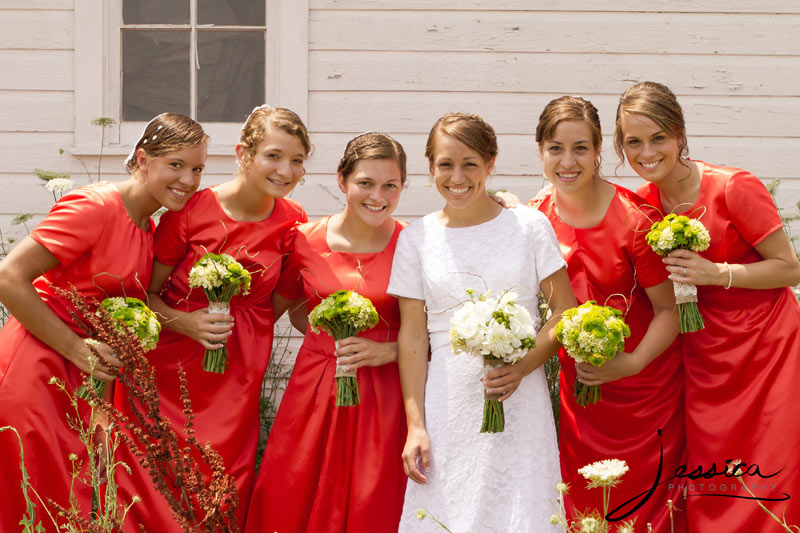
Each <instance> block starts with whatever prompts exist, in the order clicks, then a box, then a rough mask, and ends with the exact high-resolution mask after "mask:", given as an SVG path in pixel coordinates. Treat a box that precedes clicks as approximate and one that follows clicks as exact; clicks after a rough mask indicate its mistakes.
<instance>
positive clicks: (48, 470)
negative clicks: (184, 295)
mask: <svg viewBox="0 0 800 533" xmlns="http://www.w3.org/2000/svg"><path fill="white" fill-rule="evenodd" d="M206 140H207V136H206V134H205V133H204V132H203V129H202V127H201V126H200V125H199V124H198V123H196V122H195V121H193V120H191V119H189V118H187V117H184V116H183V115H177V114H172V113H165V114H162V115H159V116H157V117H156V118H154V119H153V120H152V121H150V123H149V124H148V125H147V127H146V128H145V130H144V133H143V134H142V137H141V139H139V142H138V143H137V144H136V148H135V149H134V151H133V153H132V154H131V156H130V157H129V158H128V161H127V163H126V168H127V170H128V172H129V173H130V174H131V177H130V178H129V179H128V180H127V181H124V182H120V183H108V182H100V183H95V184H93V185H89V186H87V187H82V188H80V189H76V190H74V191H72V192H71V193H69V194H67V195H65V196H64V197H63V198H62V199H61V200H59V201H58V203H56V205H55V206H53V208H52V210H51V211H50V213H49V214H48V215H47V217H45V219H44V220H43V221H42V222H41V224H39V225H38V226H37V227H36V229H34V230H33V231H32V232H31V233H30V235H29V236H28V237H26V238H25V239H23V240H22V241H21V242H20V243H19V244H18V245H17V246H16V247H15V248H14V250H12V251H11V253H9V254H8V257H6V258H5V260H4V261H3V262H2V263H0V300H2V302H3V304H4V305H5V306H6V308H7V309H8V310H9V312H10V313H11V315H12V317H11V318H10V319H9V320H8V322H7V323H6V325H5V327H4V328H3V330H2V332H0V426H6V425H11V426H14V427H15V428H16V429H17V431H19V434H20V435H21V437H22V443H23V446H24V450H25V463H26V468H27V470H28V474H29V475H30V479H29V482H30V484H31V486H32V487H33V489H34V490H35V491H36V492H37V493H38V494H39V496H40V497H41V498H42V499H43V500H44V501H47V499H48V498H51V499H53V500H54V501H55V502H57V503H58V504H60V505H62V506H64V507H69V492H70V482H71V476H70V472H71V470H72V466H71V462H70V461H69V459H68V455H69V454H72V453H74V454H76V455H77V456H78V457H79V458H81V459H83V458H85V456H86V453H85V448H84V446H83V444H82V443H81V442H80V440H79V438H78V434H77V432H76V431H75V430H74V429H71V428H70V427H69V425H68V424H67V419H66V416H67V415H68V414H71V415H74V410H73V408H72V407H71V405H70V404H69V402H68V400H67V397H66V395H65V394H64V393H63V392H61V391H60V390H58V389H57V388H56V387H55V386H53V385H49V384H48V381H49V380H50V378H51V377H52V376H55V377H56V378H58V379H60V380H63V381H64V382H65V383H66V386H67V389H68V390H71V391H74V390H75V389H77V388H78V387H79V386H80V384H81V382H82V380H83V379H84V377H85V373H87V372H89V370H90V364H89V357H90V355H91V354H90V352H89V350H88V348H87V347H86V345H85V343H84V342H83V338H82V336H83V332H82V330H81V329H80V328H79V327H78V325H77V324H76V323H75V321H74V319H73V318H72V317H71V315H70V311H69V310H70V309H71V305H70V304H69V303H68V302H67V301H66V300H65V299H64V298H62V297H60V296H58V295H57V294H56V293H55V290H54V286H55V287H61V288H68V287H69V286H70V285H73V286H75V287H76V288H77V289H78V291H79V292H80V293H81V294H82V295H83V296H84V297H86V298H87V299H91V298H96V299H97V300H98V301H101V300H103V299H104V298H106V297H113V296H133V297H137V298H140V299H146V287H147V285H148V283H149V281H150V270H151V268H152V260H153V229H154V224H153V221H152V220H151V219H150V215H152V214H153V213H154V212H155V211H156V210H157V209H159V208H160V207H162V206H164V207H166V208H167V209H170V210H178V209H181V208H182V207H183V206H184V205H185V204H186V202H187V200H189V198H190V197H191V195H192V194H193V193H194V191H195V190H196V189H197V187H198V185H199V184H200V176H201V174H202V172H203V168H204V166H205V160H206ZM51 285H52V286H51ZM98 349H99V350H100V352H101V354H102V355H103V356H104V358H105V359H106V360H107V364H108V366H109V367H111V368H104V367H102V366H100V365H98V366H96V367H95V368H94V375H95V376H96V377H98V378H100V379H102V380H103V381H111V380H113V379H114V374H115V372H116V368H118V367H119V366H120V362H119V360H117V359H116V358H115V357H114V356H113V355H112V354H111V352H110V349H109V348H108V346H106V345H105V344H101V345H100V346H99V347H98ZM79 406H80V408H81V409H82V410H84V411H85V412H84V414H85V415H86V416H87V417H88V409H85V408H86V407H87V406H86V404H85V403H84V402H79ZM0 480H2V481H0V531H3V532H12V531H19V530H20V528H21V526H20V525H19V521H20V519H21V518H22V515H23V513H24V512H25V501H24V499H23V495H22V489H21V487H20V483H21V474H20V465H19V446H18V442H17V439H16V438H15V437H14V435H13V433H11V432H5V433H2V434H0ZM87 489H88V488H87V487H85V486H84V485H82V484H81V483H76V484H75V491H76V496H77V497H78V501H79V503H80V505H81V508H82V509H83V512H84V516H87V517H88V516H89V511H90V510H91V505H90V494H89V491H88V490H87ZM29 494H30V495H31V497H32V498H33V500H34V502H36V503H37V508H36V516H37V520H42V524H43V525H45V527H47V529H48V530H50V529H51V526H52V524H50V525H48V523H47V522H48V519H47V514H46V513H45V511H44V509H43V508H42V506H41V504H39V501H38V499H37V498H36V497H34V496H33V493H32V492H31V491H29Z"/></svg>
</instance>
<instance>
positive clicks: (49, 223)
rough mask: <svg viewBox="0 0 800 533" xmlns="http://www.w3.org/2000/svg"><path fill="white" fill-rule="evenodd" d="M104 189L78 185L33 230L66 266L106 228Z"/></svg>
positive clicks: (33, 236) (32, 233)
mask: <svg viewBox="0 0 800 533" xmlns="http://www.w3.org/2000/svg"><path fill="white" fill-rule="evenodd" d="M103 202H104V197H103V195H102V193H100V192H98V191H95V190H94V189H93V188H82V189H77V190H75V191H73V192H71V193H69V194H67V195H65V196H64V197H63V198H61V200H59V201H58V202H57V203H56V205H54V206H53V208H52V209H51V210H50V213H49V214H48V215H47V217H46V218H45V219H44V220H42V222H41V223H40V224H39V225H38V226H36V228H34V230H33V231H31V238H32V239H33V240H35V241H36V242H38V243H39V244H41V245H42V246H44V247H45V248H47V250H48V251H49V252H50V253H51V254H53V255H54V256H55V257H56V259H58V262H59V264H60V265H61V266H62V267H68V266H70V265H71V264H72V263H73V262H75V260H76V259H77V258H79V257H80V256H81V255H83V254H84V253H85V252H86V251H87V250H88V249H89V248H91V246H92V245H93V244H94V243H96V242H97V240H98V239H99V237H100V234H101V233H102V232H103V228H105V220H104V215H105V214H106V209H105V206H104V203H103Z"/></svg>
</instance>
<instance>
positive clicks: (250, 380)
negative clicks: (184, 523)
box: [114, 187, 306, 533]
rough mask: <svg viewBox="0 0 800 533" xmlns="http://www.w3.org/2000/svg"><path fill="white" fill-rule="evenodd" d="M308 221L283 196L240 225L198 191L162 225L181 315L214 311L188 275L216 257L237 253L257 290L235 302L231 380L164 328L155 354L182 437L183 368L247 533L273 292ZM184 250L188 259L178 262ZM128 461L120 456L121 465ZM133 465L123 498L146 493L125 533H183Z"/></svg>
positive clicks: (200, 432) (169, 285)
mask: <svg viewBox="0 0 800 533" xmlns="http://www.w3.org/2000/svg"><path fill="white" fill-rule="evenodd" d="M165 216H166V215H165ZM305 218H306V215H305V212H304V211H303V208H302V207H301V206H300V204H299V203H297V202H295V201H293V200H290V199H286V198H279V199H276V200H275V207H274V209H273V211H272V213H271V214H270V216H269V217H267V218H266V219H264V220H260V221H255V222H243V221H239V220H235V219H233V218H231V217H229V216H228V215H227V214H226V213H225V211H224V210H223V209H222V206H221V204H220V202H219V199H218V197H217V194H216V192H215V189H214V188H213V187H212V188H209V189H204V190H202V191H200V192H198V193H196V194H195V195H194V197H193V198H192V199H191V200H190V202H189V203H187V205H186V206H185V207H184V209H183V210H182V212H180V213H175V214H172V215H170V216H169V217H167V220H166V222H167V225H164V226H160V225H159V229H158V230H157V232H156V240H157V242H156V249H157V250H158V253H159V255H158V259H159V260H163V261H165V264H170V263H172V264H173V265H174V269H173V270H172V273H171V274H170V276H169V277H168V279H167V280H166V281H165V283H164V286H163V287H162V290H161V297H162V298H163V299H164V301H165V302H166V303H167V305H170V306H171V307H173V308H175V309H179V310H181V311H186V312H192V311H196V310H198V309H203V308H205V307H208V299H207V298H206V296H205V293H204V292H203V291H202V290H198V289H194V290H192V289H191V288H190V287H189V271H190V270H191V268H192V267H193V266H194V264H195V262H196V261H197V260H198V259H200V258H201V257H202V256H203V255H205V254H206V253H207V252H214V253H227V254H230V255H232V256H233V257H234V258H235V259H236V260H237V261H239V262H240V263H241V264H242V266H244V267H245V268H246V269H247V270H248V271H249V272H250V274H251V278H252V279H251V283H250V292H249V293H248V294H246V295H244V294H240V295H237V296H234V297H233V299H232V300H231V303H230V305H231V315H232V316H233V318H234V324H235V325H234V327H233V330H232V334H231V336H230V337H228V340H227V342H226V347H227V348H228V361H229V364H228V368H227V370H226V371H225V373H224V374H214V373H211V372H206V371H205V370H203V369H202V360H203V354H204V351H205V350H204V348H203V346H202V345H200V343H198V342H196V341H194V340H193V339H191V338H189V337H185V336H183V335H180V334H178V333H175V332H174V331H165V330H162V332H161V339H160V341H159V344H158V347H157V348H156V349H155V350H153V351H151V352H148V354H147V356H148V359H149V360H150V362H151V364H152V365H153V368H154V369H155V371H156V375H157V382H158V394H159V401H160V404H161V410H162V414H165V415H166V416H167V417H169V418H170V420H171V421H172V424H173V427H175V428H176V429H180V428H183V426H184V424H185V416H184V414H183V406H182V402H181V399H180V387H179V381H178V373H177V367H178V364H180V365H181V366H183V368H184V371H185V372H186V379H187V382H188V388H189V396H190V398H191V401H192V407H193V410H194V415H195V418H194V429H195V434H196V437H197V440H198V441H199V442H209V443H211V446H213V447H214V449H215V450H217V452H219V453H220V455H221V456H222V459H223V462H224V465H225V469H226V470H227V472H228V474H230V475H231V476H233V478H234V480H235V482H236V487H237V489H238V491H239V505H238V506H237V508H236V517H237V521H238V524H239V527H240V528H243V527H244V523H245V514H246V511H247V506H248V503H249V501H250V495H251V493H252V489H253V482H254V479H255V461H256V448H257V445H258V433H259V405H260V398H261V386H262V383H263V380H264V373H265V372H266V369H267V364H268V362H269V357H270V353H271V351H272V337H273V326H274V324H273V312H272V293H273V291H274V290H275V287H276V285H277V282H278V277H279V275H280V271H281V263H282V260H283V254H282V251H281V241H282V240H283V236H284V234H285V233H286V232H287V231H288V230H289V229H290V228H291V227H292V226H294V225H295V224H296V223H297V222H298V221H301V220H305ZM162 221H163V218H162ZM182 249H183V250H185V252H184V254H183V255H182V256H181V257H178V254H177V252H178V251H179V250H182ZM117 389H118V390H117V391H115V397H114V401H115V405H116V406H117V407H118V408H119V409H120V410H121V411H123V413H127V409H128V408H127V400H126V396H127V391H126V390H125V389H124V387H118V388H117ZM179 433H180V431H179ZM126 454H127V452H125V451H123V452H122V453H121V455H122V457H126ZM126 458H127V459H128V460H127V461H126V462H127V464H128V465H130V466H131V469H132V470H133V473H132V475H130V476H129V475H127V474H124V473H121V474H120V475H119V478H118V484H119V492H120V495H121V496H122V497H123V498H125V499H126V500H127V501H129V500H130V499H131V498H132V497H133V496H135V495H138V496H140V497H141V498H142V501H143V502H146V505H135V506H133V507H132V508H131V510H130V512H129V514H128V519H127V520H126V521H125V524H126V526H125V527H126V531H132V532H134V531H135V532H138V524H141V525H143V526H145V528H146V529H147V530H148V531H159V532H160V533H163V532H171V531H175V532H177V531H180V529H179V528H178V527H177V526H176V525H175V523H174V521H173V520H172V518H171V511H170V509H169V506H168V504H167V502H166V499H165V498H164V497H163V496H161V494H159V493H158V492H157V491H156V489H155V487H154V486H153V484H152V481H151V480H150V477H149V476H148V474H147V472H146V470H145V469H143V468H142V467H141V466H140V465H139V464H138V462H137V461H136V460H135V459H134V458H132V457H126ZM132 463H133V464H132ZM204 474H205V475H208V474H209V472H204Z"/></svg>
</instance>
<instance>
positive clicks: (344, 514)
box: [247, 133, 406, 533]
mask: <svg viewBox="0 0 800 533" xmlns="http://www.w3.org/2000/svg"><path fill="white" fill-rule="evenodd" d="M405 165H406V156H405V153H404V152H403V148H402V147H401V146H400V144H399V143H397V141H395V140H394V139H392V138H391V137H389V136H387V135H383V134H380V133H365V134H363V135H360V136H358V137H356V138H355V139H353V140H351V141H350V142H349V143H348V145H347V148H346V149H345V152H344V156H343V157H342V159H341V161H340V163H339V171H338V176H339V177H338V182H339V188H340V189H341V190H342V192H343V193H345V195H346V197H347V204H346V206H345V210H344V212H342V213H339V214H337V215H333V216H329V217H326V218H323V219H321V220H318V221H315V222H310V223H308V224H303V225H302V226H298V227H297V228H295V229H294V230H293V231H292V232H291V233H290V234H289V236H288V238H287V241H288V243H289V245H288V249H289V258H288V260H287V262H286V266H285V270H284V272H283V274H282V275H281V283H280V285H279V287H278V293H277V294H276V296H275V300H276V311H277V310H279V309H282V308H285V307H286V306H288V304H289V302H290V301H291V300H296V299H301V302H300V305H301V306H302V307H301V308H300V310H299V311H300V312H299V313H294V320H293V323H295V324H296V326H301V327H302V328H303V330H305V329H306V318H307V316H308V312H310V311H311V310H312V309H313V308H314V307H315V306H316V305H317V304H318V303H319V302H320V301H321V299H322V298H325V297H327V296H328V295H329V294H331V293H332V292H334V291H336V290H339V289H350V290H354V291H356V292H358V293H360V294H362V295H364V296H366V297H367V298H369V299H370V300H372V303H373V304H374V305H375V308H376V309H377V311H378V314H379V316H380V321H379V323H378V325H377V326H375V327H374V328H372V329H370V330H367V331H364V332H362V333H360V334H359V335H358V336H357V337H350V338H347V339H345V340H342V341H341V342H340V348H339V350H338V352H336V353H338V354H339V355H342V356H345V355H346V357H341V358H339V362H340V364H342V365H345V366H349V367H350V368H351V369H358V373H357V379H358V388H359V395H360V397H361V403H360V405H358V406H354V407H336V406H335V399H336V384H335V379H334V373H335V371H336V354H335V353H334V352H335V351H336V348H335V346H334V343H333V339H332V338H331V337H330V336H329V335H328V334H326V333H324V332H323V333H319V334H315V333H313V332H311V330H310V329H309V330H307V331H306V337H305V340H304V341H303V346H302V348H301V349H300V352H299V353H298V354H297V362H296V364H295V367H294V370H293V372H292V377H291V379H290V381H289V386H288V388H287V390H286V393H285V394H284V396H283V400H282V401H281V407H280V409H279V411H278V416H277V418H276V420H275V425H274V426H273V428H272V432H271V433H270V436H269V440H268V441H267V448H266V451H265V454H264V462H263V464H262V466H261V471H260V472H259V475H258V482H257V484H256V489H255V493H254V495H253V500H252V502H251V505H250V512H249V518H248V522H247V531H252V532H262V531H270V532H272V531H280V532H281V533H301V532H310V531H314V532H318V533H322V532H336V533H345V532H347V533H372V532H377V531H380V532H389V531H397V526H398V523H399V520H400V512H401V510H402V506H403V494H404V492H405V485H406V476H405V474H404V473H403V464H402V461H401V459H400V454H401V452H402V449H403V443H404V441H405V427H406V424H405V416H404V414H403V403H402V396H401V393H400V378H399V374H398V370H397V362H396V361H397V343H396V338H397V330H398V327H399V325H400V315H399V311H398V307H397V300H396V299H395V298H393V297H391V296H389V295H387V294H386V287H387V285H388V283H389V274H390V271H391V266H392V258H393V256H394V249H395V245H396V243H397V237H398V235H399V234H400V230H402V229H403V227H404V224H403V223H401V222H399V221H397V220H395V219H393V218H392V217H391V214H392V211H394V208H395V207H396V206H397V202H398V201H399V199H400V194H401V192H402V189H403V185H404V183H405V178H406V171H405V168H406V166H405ZM297 315H300V316H297ZM298 329H300V328H298ZM348 354H349V355H348Z"/></svg>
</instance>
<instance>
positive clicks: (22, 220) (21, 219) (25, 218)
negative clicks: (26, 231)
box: [11, 213, 33, 226]
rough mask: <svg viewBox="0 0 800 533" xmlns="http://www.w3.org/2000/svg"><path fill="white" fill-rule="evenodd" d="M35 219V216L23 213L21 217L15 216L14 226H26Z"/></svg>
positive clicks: (12, 223) (12, 221) (12, 220)
mask: <svg viewBox="0 0 800 533" xmlns="http://www.w3.org/2000/svg"><path fill="white" fill-rule="evenodd" d="M32 218H33V215H32V214H30V213H22V214H21V215H17V216H15V217H14V218H13V219H11V225H12V226H19V225H20V224H25V223H26V222H27V221H29V220H30V219H32Z"/></svg>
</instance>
